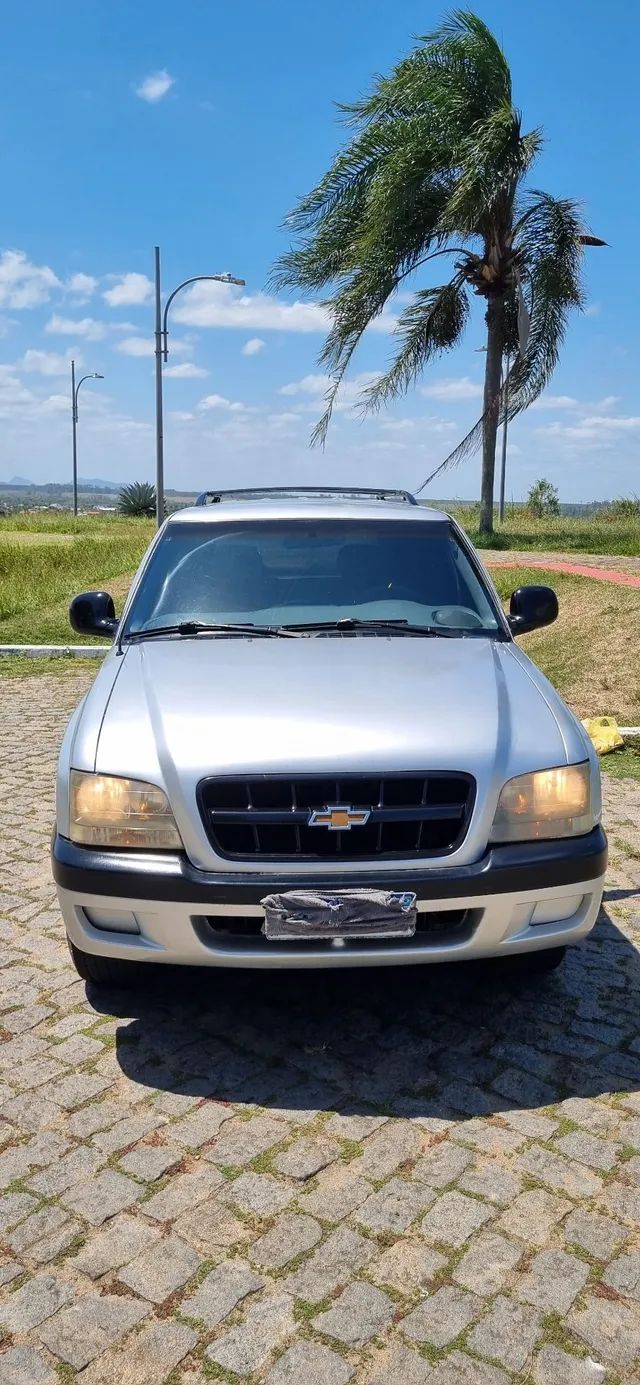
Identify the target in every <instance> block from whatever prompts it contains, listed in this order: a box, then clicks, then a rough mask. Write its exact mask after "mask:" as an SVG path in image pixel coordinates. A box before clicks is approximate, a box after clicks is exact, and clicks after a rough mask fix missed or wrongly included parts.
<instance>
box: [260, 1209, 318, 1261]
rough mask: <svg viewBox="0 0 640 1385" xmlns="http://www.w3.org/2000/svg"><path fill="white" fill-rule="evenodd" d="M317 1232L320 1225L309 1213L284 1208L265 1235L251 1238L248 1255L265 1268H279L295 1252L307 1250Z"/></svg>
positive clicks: (315, 1239)
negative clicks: (252, 1240) (283, 1211)
mask: <svg viewBox="0 0 640 1385" xmlns="http://www.w3.org/2000/svg"><path fill="white" fill-rule="evenodd" d="M321 1236H322V1227H320V1226H319V1225H318V1223H317V1221H314V1219H313V1217H307V1216H305V1215H304V1214H303V1213H301V1212H290V1213H286V1212H285V1213H284V1214H283V1216H281V1217H279V1218H278V1220H277V1221H276V1222H275V1224H274V1225H273V1226H272V1227H271V1229H270V1230H269V1231H267V1233H266V1235H265V1236H261V1237H260V1238H259V1240H257V1241H254V1242H253V1245H252V1246H251V1252H250V1254H251V1259H252V1260H253V1262H254V1264H256V1265H262V1266H264V1267H265V1269H270V1270H279V1269H282V1266H283V1265H288V1264H289V1261H290V1260H294V1259H295V1257H296V1256H297V1255H301V1254H302V1253H303V1252H304V1251H306V1250H311V1249H312V1247H313V1246H315V1245H316V1244H317V1242H318V1241H319V1240H320V1238H321Z"/></svg>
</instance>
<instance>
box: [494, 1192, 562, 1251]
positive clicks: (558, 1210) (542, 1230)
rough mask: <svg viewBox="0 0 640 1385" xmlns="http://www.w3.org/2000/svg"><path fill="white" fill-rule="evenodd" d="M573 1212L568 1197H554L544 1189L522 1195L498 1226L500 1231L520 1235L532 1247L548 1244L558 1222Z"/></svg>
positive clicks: (499, 1219) (498, 1221)
mask: <svg viewBox="0 0 640 1385" xmlns="http://www.w3.org/2000/svg"><path fill="white" fill-rule="evenodd" d="M570 1211H571V1203H570V1202H568V1201H567V1199H566V1198H561V1197H554V1196H553V1194H551V1193H547V1192H545V1190H544V1189H543V1188H530V1189H528V1191H527V1192H525V1193H521V1194H520V1196H519V1197H517V1198H516V1200H515V1202H512V1203H511V1206H510V1207H508V1208H507V1210H506V1212H503V1213H502V1215H501V1216H500V1217H498V1220H497V1221H496V1223H495V1226H496V1230H498V1231H506V1233H507V1235H509V1236H519V1237H520V1239H521V1240H523V1241H526V1242H527V1244H528V1245H533V1246H543V1245H546V1243H547V1241H548V1240H549V1238H550V1236H551V1235H552V1233H553V1230H554V1228H555V1227H556V1226H557V1224H558V1222H560V1221H562V1218H563V1217H566V1215H567V1213H568V1212H570Z"/></svg>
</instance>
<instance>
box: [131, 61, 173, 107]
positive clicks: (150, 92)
mask: <svg viewBox="0 0 640 1385" xmlns="http://www.w3.org/2000/svg"><path fill="white" fill-rule="evenodd" d="M175 80H176V79H175V77H171V76H170V75H169V73H168V72H167V69H166V67H162V68H160V70H159V71H158V72H150V73H149V76H148V77H145V78H144V79H143V81H142V82H140V83H139V84H138V86H137V87H134V88H133V90H134V91H135V94H136V96H139V97H140V100H141V101H149V102H150V103H151V105H153V104H154V102H156V101H161V100H162V98H163V96H166V94H167V92H168V91H170V90H171V88H172V86H173V85H174V84H175Z"/></svg>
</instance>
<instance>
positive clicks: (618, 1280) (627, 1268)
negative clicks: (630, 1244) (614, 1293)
mask: <svg viewBox="0 0 640 1385" xmlns="http://www.w3.org/2000/svg"><path fill="white" fill-rule="evenodd" d="M602 1278H603V1280H604V1282H605V1284H610V1285H611V1287H612V1288H613V1289H617V1290H618V1292H619V1293H621V1294H624V1295H625V1297H626V1298H635V1299H636V1300H637V1301H638V1302H640V1250H632V1251H630V1252H629V1254H628V1255H620V1256H619V1257H618V1259H617V1260H613V1261H612V1263H611V1264H610V1265H609V1267H608V1269H607V1270H606V1271H605V1273H604V1274H603V1276H602Z"/></svg>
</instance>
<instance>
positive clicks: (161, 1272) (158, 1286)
mask: <svg viewBox="0 0 640 1385" xmlns="http://www.w3.org/2000/svg"><path fill="white" fill-rule="evenodd" d="M199 1264H200V1256H199V1255H197V1254H196V1252H195V1250H193V1249H192V1247H191V1246H188V1245H187V1244H186V1241H181V1240H180V1237H179V1236H164V1237H163V1238H162V1240H161V1241H160V1243H159V1244H158V1245H152V1246H148V1248H147V1249H146V1250H143V1251H142V1253H141V1254H140V1255H139V1256H138V1257H137V1259H136V1260H131V1261H130V1263H129V1264H128V1265H125V1267H124V1269H121V1270H120V1271H119V1274H118V1278H119V1279H120V1280H121V1282H122V1283H123V1284H126V1285H127V1287H128V1288H129V1289H133V1291H134V1293H136V1294H140V1296H141V1298H149V1299H151V1301H152V1303H164V1301H165V1299H166V1298H168V1297H169V1294H173V1293H175V1290H176V1289H180V1288H182V1285H183V1284H186V1282H187V1280H188V1279H191V1276H192V1275H193V1274H195V1272H196V1270H197V1268H198V1265H199Z"/></svg>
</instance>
